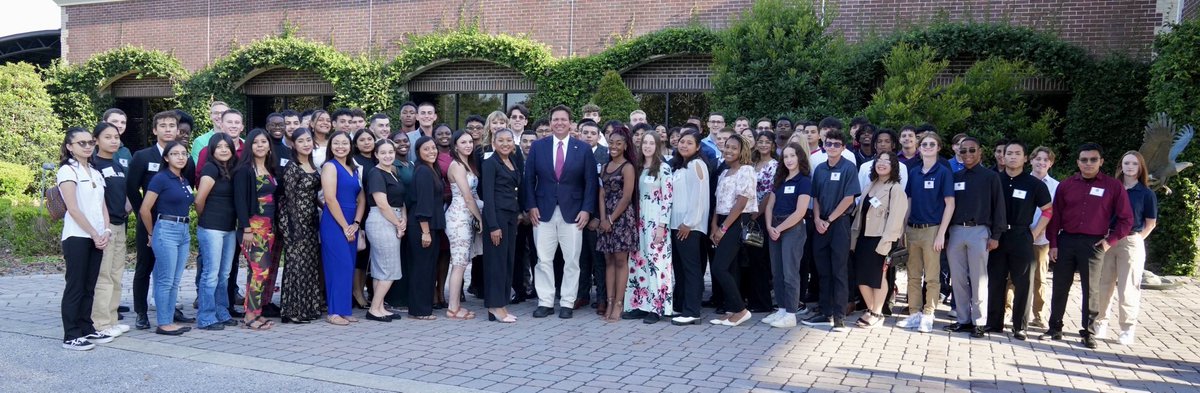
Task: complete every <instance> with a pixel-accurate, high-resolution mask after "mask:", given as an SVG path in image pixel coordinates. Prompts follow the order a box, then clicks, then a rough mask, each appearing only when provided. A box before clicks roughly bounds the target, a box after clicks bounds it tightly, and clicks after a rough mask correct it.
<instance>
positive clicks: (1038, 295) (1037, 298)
mask: <svg viewBox="0 0 1200 393" xmlns="http://www.w3.org/2000/svg"><path fill="white" fill-rule="evenodd" d="M1033 255H1034V256H1035V257H1036V260H1037V266H1034V268H1033V302H1031V303H1030V305H1031V306H1032V307H1033V310H1032V311H1033V312H1032V313H1031V314H1029V317H1030V318H1031V320H1033V321H1038V322H1042V323H1045V322H1046V321H1047V320H1048V319H1047V318H1046V305H1047V304H1050V281H1049V277H1047V275H1048V273H1047V272H1048V271H1049V269H1050V244H1041V245H1038V244H1035V245H1033Z"/></svg>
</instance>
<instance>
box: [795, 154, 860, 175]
mask: <svg viewBox="0 0 1200 393" xmlns="http://www.w3.org/2000/svg"><path fill="white" fill-rule="evenodd" d="M842 159H843V160H850V163H851V164H854V165H858V159H856V158H854V153H851V152H850V149H842ZM825 161H829V153H826V152H825V150H821V149H817V151H815V152H813V153H812V154H810V155H809V156H808V168H809V169H808V172H809V173H808V176H809V177H812V175H813V173H814V172H816V171H817V165H819V164H824V163H825ZM860 172H861V171H860Z"/></svg>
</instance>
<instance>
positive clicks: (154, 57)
mask: <svg viewBox="0 0 1200 393" xmlns="http://www.w3.org/2000/svg"><path fill="white" fill-rule="evenodd" d="M44 73H45V75H46V81H47V86H46V88H47V90H49V92H50V94H51V96H52V97H53V100H54V112H55V113H57V114H58V115H59V117H60V118H61V119H62V122H63V123H64V125H66V126H82V127H90V126H91V125H93V124H96V121H97V120H98V119H99V117H100V114H101V113H103V112H104V110H106V109H108V108H111V107H112V106H113V99H112V97H111V96H109V95H101V94H100V88H101V87H102V86H103V85H105V84H108V83H111V82H112V81H113V80H115V79H117V78H120V77H123V76H126V75H129V74H131V73H136V74H135V75H134V77H135V78H138V79H141V78H146V77H161V78H167V79H169V80H170V81H172V84H173V86H174V88H175V93H176V94H180V93H182V86H181V85H180V83H181V82H183V80H185V79H187V77H188V73H187V70H185V69H184V68H183V64H182V63H180V62H179V60H178V59H176V58H175V57H174V56H172V55H171V54H168V53H166V52H163V51H157V50H146V49H142V48H137V47H133V46H122V47H119V48H115V49H112V50H109V51H106V52H103V53H100V54H98V55H95V56H93V57H92V58H91V59H88V60H87V61H85V62H83V63H82V64H79V65H77V66H68V65H67V64H66V63H63V62H61V61H59V62H56V63H54V64H53V65H51V66H50V68H48V69H46V70H44ZM205 111H207V108H205ZM199 118H207V116H199ZM199 118H197V120H200V119H199Z"/></svg>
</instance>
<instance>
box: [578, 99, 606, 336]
mask: <svg viewBox="0 0 1200 393" xmlns="http://www.w3.org/2000/svg"><path fill="white" fill-rule="evenodd" d="M584 109H585V111H584V112H585V113H587V111H586V109H588V108H587V107H584ZM579 137H580V138H579V139H580V140H582V141H583V143H586V144H588V146H589V149H591V151H592V154H593V155H595V156H596V173H597V174H599V173H600V171H601V170H602V168H603V167H604V165H605V164H608V160H609V157H608V148H607V147H604V146H601V145H600V125H599V124H597V123H596V122H595V121H593V120H591V119H587V118H585V119H584V120H583V121H581V122H579ZM597 186H601V185H599V184H597ZM597 198H599V197H598V196H597ZM599 226H600V219H599V218H597V217H592V219H591V220H589V222H588V226H587V228H585V229H584V231H583V250H582V251H581V252H580V254H579V291H578V295H577V296H576V297H575V309H579V308H581V307H583V306H584V305H586V304H588V303H591V302H590V298H591V292H592V286H593V285H595V287H596V303H595V304H596V311H597V312H598V313H599V314H600V315H604V312H605V311H607V310H608V301H607V300H606V299H608V297H607V294H608V290H607V288H606V287H605V285H604V254H601V253H600V252H599V251H596V236H597V232H596V228H597V227H599Z"/></svg>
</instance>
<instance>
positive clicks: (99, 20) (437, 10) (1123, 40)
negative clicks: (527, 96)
mask: <svg viewBox="0 0 1200 393" xmlns="http://www.w3.org/2000/svg"><path fill="white" fill-rule="evenodd" d="M1196 2H1197V0H1190V1H1189V6H1190V8H1189V9H1190V10H1191V11H1190V14H1191V15H1195V13H1196V11H1195V9H1196ZM750 3H751V0H659V1H632V0H612V1H598V0H575V1H570V0H554V1H549V2H548V1H533V0H460V1H445V0H441V1H439V0H404V1H385V0H292V1H284V0H261V1H253V2H243V1H235V0H179V1H171V0H126V1H116V2H107V3H96V4H81V5H67V6H65V7H64V10H65V15H66V18H65V19H64V20H63V26H64V29H63V42H64V44H63V52H64V57H65V58H66V59H67V60H68V61H70V62H81V61H84V60H86V59H87V58H89V57H91V56H92V55H93V54H95V53H99V52H102V51H104V50H106V49H109V48H113V47H115V46H119V45H121V44H133V45H139V46H143V47H146V48H151V49H162V50H166V51H170V52H173V53H174V54H175V56H177V57H178V58H179V59H180V60H181V61H182V62H183V64H184V66H185V67H186V68H188V69H189V70H196V69H199V68H202V67H204V66H205V65H207V64H208V63H209V62H210V61H211V60H212V59H214V58H218V57H221V56H224V55H225V54H227V53H228V52H229V50H230V48H231V47H232V45H233V44H234V43H249V42H252V41H254V40H256V39H259V38H262V37H265V36H269V35H276V34H279V33H280V32H281V31H282V30H283V24H284V22H285V21H291V22H293V23H294V24H295V25H296V26H297V28H298V32H297V34H298V35H300V36H303V37H306V38H309V39H313V40H317V41H321V42H329V43H333V45H334V46H335V47H337V48H338V49H339V50H341V51H344V52H346V53H350V54H358V53H362V52H364V51H367V50H369V49H377V50H379V51H381V52H382V53H383V54H384V55H387V56H392V55H395V54H396V52H397V50H398V49H397V46H396V45H395V43H396V42H398V41H400V40H402V39H403V37H404V35H405V34H407V33H424V32H429V31H433V30H436V29H440V28H449V27H453V26H455V25H456V24H457V23H458V21H459V20H460V15H461V16H463V17H462V18H461V19H464V20H478V22H479V24H480V26H481V27H482V28H483V29H484V30H486V31H488V32H493V33H502V32H503V33H511V34H527V35H528V36H529V37H530V38H532V39H534V40H537V41H539V42H543V43H545V44H547V45H549V46H550V47H551V49H552V51H553V54H554V56H558V57H562V56H569V55H572V54H574V55H587V54H591V53H596V52H599V51H601V50H603V49H604V48H605V47H606V46H607V45H608V44H609V43H611V42H612V41H613V40H614V39H616V38H618V37H628V36H637V35H641V34H645V33H648V32H652V31H656V30H660V29H662V28H665V27H670V26H681V25H685V24H687V23H689V21H692V20H695V21H698V22H699V23H702V24H704V25H707V26H710V27H713V28H718V29H719V28H723V27H725V26H727V25H728V24H729V22H730V20H731V19H732V18H733V17H734V16H736V15H738V14H740V13H741V12H742V11H743V10H745V9H746V8H747V7H748V6H749V4H750ZM824 3H825V7H827V8H826V9H825V11H826V12H828V15H830V16H831V17H832V19H831V21H830V22H831V26H832V27H833V28H834V29H837V30H839V31H842V32H844V34H845V35H846V37H847V38H849V39H850V40H857V39H861V38H863V37H867V36H869V35H871V34H874V33H882V32H887V31H891V30H893V29H896V28H901V27H904V26H907V25H910V24H913V23H921V22H926V21H929V20H932V19H935V18H947V19H951V20H966V19H970V20H978V21H1006V22H1011V23H1016V24H1022V25H1027V26H1034V27H1037V28H1040V29H1046V30H1049V31H1053V32H1057V33H1058V34H1060V35H1061V36H1062V37H1063V38H1065V39H1067V40H1069V41H1072V42H1076V43H1079V44H1081V45H1083V46H1085V47H1087V48H1088V49H1089V50H1090V51H1091V52H1093V53H1106V52H1109V51H1119V52H1125V53H1128V54H1132V55H1134V56H1138V57H1145V56H1148V48H1149V46H1150V43H1151V42H1152V40H1153V34H1154V26H1156V25H1158V24H1159V23H1160V22H1161V21H1162V15H1159V14H1158V13H1157V11H1156V10H1155V3H1156V2H1155V1H1154V0H1056V1H1040V2H1031V1H1017V0H959V1H954V2H947V1H937V0H841V1H838V0H827V1H825V2H824ZM814 4H815V5H816V6H817V7H818V10H820V9H821V8H820V7H821V4H822V1H821V0H814Z"/></svg>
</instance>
